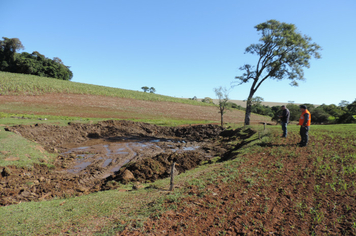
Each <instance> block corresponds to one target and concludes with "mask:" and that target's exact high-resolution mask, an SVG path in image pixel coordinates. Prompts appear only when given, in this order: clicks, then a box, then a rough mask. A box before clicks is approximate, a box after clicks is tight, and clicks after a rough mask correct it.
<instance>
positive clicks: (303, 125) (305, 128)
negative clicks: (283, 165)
mask: <svg viewBox="0 0 356 236" xmlns="http://www.w3.org/2000/svg"><path fill="white" fill-rule="evenodd" d="M299 108H300V111H301V112H302V114H301V115H300V118H299V125H300V137H301V138H302V140H301V141H300V143H299V145H300V146H301V147H305V146H307V145H308V140H309V135H308V132H309V129H310V123H311V115H310V112H309V111H308V110H307V107H306V106H305V105H300V106H299Z"/></svg>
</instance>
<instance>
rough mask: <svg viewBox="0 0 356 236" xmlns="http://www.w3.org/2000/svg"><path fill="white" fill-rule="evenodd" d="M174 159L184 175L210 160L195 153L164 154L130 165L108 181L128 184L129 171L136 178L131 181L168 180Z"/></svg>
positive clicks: (178, 169) (179, 170)
mask: <svg viewBox="0 0 356 236" xmlns="http://www.w3.org/2000/svg"><path fill="white" fill-rule="evenodd" d="M173 159H175V160H176V163H177V164H176V169H177V171H178V173H183V172H185V171H186V170H190V169H193V168H194V167H196V166H197V165H199V164H200V163H201V162H202V161H204V160H207V159H209V157H207V156H206V155H203V154H202V153H200V152H195V151H190V152H184V153H162V154H160V155H157V156H155V157H153V158H145V159H143V160H140V161H137V162H133V163H129V164H128V165H127V166H125V167H124V168H121V169H120V171H119V172H118V173H117V174H116V175H114V176H112V178H109V179H108V180H115V181H120V182H122V183H127V182H128V181H127V178H126V175H127V174H126V173H127V170H128V171H130V173H132V174H133V176H134V178H131V179H130V181H139V182H151V181H155V180H157V179H162V178H166V177H169V176H170V171H171V169H170V168H171V164H172V161H173Z"/></svg>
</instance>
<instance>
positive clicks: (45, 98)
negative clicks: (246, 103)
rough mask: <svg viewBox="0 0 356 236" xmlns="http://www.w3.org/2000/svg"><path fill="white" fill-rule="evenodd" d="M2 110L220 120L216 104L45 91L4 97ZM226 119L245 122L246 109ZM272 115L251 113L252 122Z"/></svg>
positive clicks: (116, 116)
mask: <svg viewBox="0 0 356 236" xmlns="http://www.w3.org/2000/svg"><path fill="white" fill-rule="evenodd" d="M0 109H1V110H2V111H4V112H8V113H19V114H22V113H24V111H28V112H27V113H30V114H38V115H59V116H75V117H93V118H94V117H98V118H122V119H132V118H136V119H164V118H169V119H179V120H182V119H183V120H209V121H219V119H220V116H219V114H218V112H217V108H216V107H210V106H195V105H189V104H182V103H173V102H153V101H142V100H135V99H127V98H115V97H106V96H94V95H81V94H45V95H39V96H7V95H6V96H4V95H3V96H0ZM224 117H225V118H224V119H225V122H231V123H242V122H243V120H244V112H243V111H239V110H232V111H228V112H227V113H226V114H225V115H224ZM261 121H263V122H268V121H270V118H268V117H267V118H266V117H263V116H259V115H254V114H252V115H251V123H258V122H261Z"/></svg>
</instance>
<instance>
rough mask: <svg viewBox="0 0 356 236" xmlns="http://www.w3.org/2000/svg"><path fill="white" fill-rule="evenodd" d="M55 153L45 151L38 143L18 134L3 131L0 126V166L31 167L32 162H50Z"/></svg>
mask: <svg viewBox="0 0 356 236" xmlns="http://www.w3.org/2000/svg"><path fill="white" fill-rule="evenodd" d="M54 158H55V154H50V153H48V152H46V151H45V150H44V149H43V148H42V147H41V146H40V145H38V144H36V143H34V142H31V141H29V140H27V139H25V138H23V137H21V136H19V135H16V134H14V133H11V132H5V131H4V128H3V127H1V126H0V167H1V166H7V165H14V166H17V167H27V168H32V166H33V164H34V163H48V165H50V163H51V162H52V160H54Z"/></svg>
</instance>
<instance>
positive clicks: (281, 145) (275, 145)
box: [256, 143, 298, 147]
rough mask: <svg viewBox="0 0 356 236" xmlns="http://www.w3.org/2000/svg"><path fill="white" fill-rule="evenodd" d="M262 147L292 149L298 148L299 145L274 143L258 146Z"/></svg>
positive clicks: (259, 144)
mask: <svg viewBox="0 0 356 236" xmlns="http://www.w3.org/2000/svg"><path fill="white" fill-rule="evenodd" d="M256 145H257V146H260V147H292V146H297V145H298V144H273V143H258V144H256Z"/></svg>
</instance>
